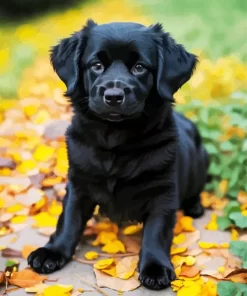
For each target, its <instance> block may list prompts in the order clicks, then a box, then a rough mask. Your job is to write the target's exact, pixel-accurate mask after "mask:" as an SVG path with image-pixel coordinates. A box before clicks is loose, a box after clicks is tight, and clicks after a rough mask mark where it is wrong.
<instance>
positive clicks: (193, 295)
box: [177, 282, 202, 296]
mask: <svg viewBox="0 0 247 296" xmlns="http://www.w3.org/2000/svg"><path fill="white" fill-rule="evenodd" d="M192 283H193V282H192ZM201 290H202V286H201V285H198V284H195V283H193V284H192V285H189V286H187V287H186V286H183V287H181V288H180V289H179V290H178V291H177V296H188V295H190V296H201Z"/></svg>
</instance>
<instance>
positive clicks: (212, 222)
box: [205, 213, 218, 230]
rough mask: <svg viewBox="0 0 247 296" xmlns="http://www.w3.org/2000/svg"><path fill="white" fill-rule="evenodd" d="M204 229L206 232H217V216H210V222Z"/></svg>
mask: <svg viewBox="0 0 247 296" xmlns="http://www.w3.org/2000/svg"><path fill="white" fill-rule="evenodd" d="M205 229H208V230H217V229H218V224H217V215H216V214H215V213H213V214H212V215H211V220H210V221H209V223H208V224H207V225H206V226H205Z"/></svg>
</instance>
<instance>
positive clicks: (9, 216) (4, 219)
mask: <svg viewBox="0 0 247 296" xmlns="http://www.w3.org/2000/svg"><path fill="white" fill-rule="evenodd" d="M13 217H14V214H12V213H3V214H1V217H0V222H1V223H4V222H7V221H9V220H10V219H12V218H13Z"/></svg>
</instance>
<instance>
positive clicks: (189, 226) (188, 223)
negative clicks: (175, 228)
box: [179, 216, 196, 232]
mask: <svg viewBox="0 0 247 296" xmlns="http://www.w3.org/2000/svg"><path fill="white" fill-rule="evenodd" d="M179 224H180V225H181V226H182V229H183V230H184V231H188V232H190V231H191V232H193V231H195V230H196V229H195V227H194V226H193V219H192V218H191V217H188V216H183V217H181V218H180V220H179Z"/></svg>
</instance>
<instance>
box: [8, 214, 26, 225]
mask: <svg viewBox="0 0 247 296" xmlns="http://www.w3.org/2000/svg"><path fill="white" fill-rule="evenodd" d="M26 220H27V216H24V215H21V216H15V217H13V218H12V219H11V223H13V224H23V223H25V222H26Z"/></svg>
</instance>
